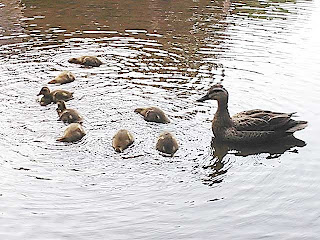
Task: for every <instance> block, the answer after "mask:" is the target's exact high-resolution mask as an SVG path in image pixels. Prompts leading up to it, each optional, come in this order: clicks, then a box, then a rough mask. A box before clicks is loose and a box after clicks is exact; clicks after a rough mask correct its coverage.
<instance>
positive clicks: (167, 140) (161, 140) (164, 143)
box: [156, 132, 179, 156]
mask: <svg viewBox="0 0 320 240" xmlns="http://www.w3.org/2000/svg"><path fill="white" fill-rule="evenodd" d="M178 148H179V145H178V142H177V140H176V139H175V137H174V136H173V135H172V134H171V133H169V132H163V133H161V134H160V136H159V137H158V140H157V144H156V149H157V150H158V151H160V152H163V153H167V154H170V155H171V156H173V154H174V153H175V152H176V151H177V150H178Z"/></svg>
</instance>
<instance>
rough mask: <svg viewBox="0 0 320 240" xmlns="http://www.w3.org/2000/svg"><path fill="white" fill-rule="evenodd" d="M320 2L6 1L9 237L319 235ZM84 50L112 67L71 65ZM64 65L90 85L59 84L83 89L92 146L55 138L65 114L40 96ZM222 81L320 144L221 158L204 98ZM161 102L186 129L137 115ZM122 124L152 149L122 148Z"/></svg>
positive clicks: (247, 105) (0, 149) (0, 146)
mask: <svg viewBox="0 0 320 240" xmlns="http://www.w3.org/2000/svg"><path fill="white" fill-rule="evenodd" d="M317 4H319V3H317V2H316V1H303V0H301V1H285V0H281V1H280V0H279V1H276V0H272V1H269V0H263V1H257V0H253V1H244V0H237V1H231V0H217V1H210V0H205V1H197V0H194V1H183V0H178V1H171V0H143V1H142V0H136V1H122V0H121V1H119V0H117V1H116V0H111V1H102V0H94V1H83V0H79V1H48V0H46V1H43V0H22V1H21V2H18V1H6V0H4V1H1V3H0V20H1V21H0V72H1V74H0V102H1V104H0V113H1V114H0V122H1V128H0V166H1V168H0V174H1V176H2V181H1V182H0V200H1V201H0V209H2V210H1V212H0V214H1V218H0V236H1V237H0V238H1V239H2V238H3V239H43V238H46V239H88V236H89V238H93V239H105V236H108V238H109V239H128V238H130V239H208V238H214V237H216V238H218V239H221V238H223V239H257V238H271V239H284V238H288V239H289V238H290V239H301V238H305V239H316V238H317V236H318V235H319V234H318V233H317V231H318V228H316V226H317V225H318V224H317V221H318V219H319V218H318V216H319V215H320V213H319V211H318V207H317V203H318V199H319V197H320V196H319V192H320V191H319V187H318V185H317V184H315V183H316V182H318V181H319V174H318V172H317V171H316V169H319V164H320V162H319V161H318V159H317V156H318V155H319V149H318V144H317V142H318V137H317V132H319V124H318V121H319V116H320V113H319V110H318V109H319V108H318V102H319V97H318V92H319V91H320V85H319V83H318V81H317V79H318V78H319V77H320V74H319V71H318V70H317V69H318V65H319V64H320V61H319V57H318V54H317V52H318V50H320V48H319V41H317V39H318V38H315V37H314V32H316V31H318V29H319V28H318V23H319V17H318V16H320V12H319V11H320V6H319V5H317ZM81 55H94V56H98V57H99V59H101V60H102V61H103V63H104V64H103V65H101V66H100V67H98V68H83V67H81V66H78V65H74V64H70V63H68V59H69V58H71V57H78V56H81ZM64 70H69V71H71V72H72V73H73V74H74V75H75V76H76V79H75V81H74V82H72V83H68V84H65V85H63V86H52V87H51V86H50V89H51V88H52V89H60V88H61V89H65V90H68V91H74V99H72V100H70V101H69V102H68V107H70V108H72V109H77V111H79V113H80V114H81V115H82V116H83V118H84V119H85V120H84V123H83V126H84V128H85V130H86V133H87V135H86V136H85V137H84V138H83V139H82V140H81V141H80V142H78V143H76V144H63V143H59V142H56V141H55V139H56V138H57V137H59V136H60V135H61V133H62V131H63V129H64V128H65V126H64V125H63V124H62V123H61V122H59V121H57V114H56V111H55V109H56V105H55V104H51V105H48V106H44V107H43V106H40V105H39V102H37V98H36V94H37V93H38V92H39V91H40V89H41V88H42V87H43V86H45V85H46V84H47V82H48V81H49V80H51V79H53V78H54V77H56V76H57V75H58V74H59V73H60V72H61V71H64ZM220 81H223V84H224V85H225V86H226V88H228V91H229V93H230V99H229V111H230V113H236V112H240V111H244V110H247V109H254V108H261V109H272V110H274V111H281V112H297V113H298V114H299V118H301V119H303V120H307V121H308V122H309V123H310V124H309V126H308V128H306V129H305V130H303V131H300V132H299V133H297V134H296V137H297V138H301V139H303V140H304V141H305V142H306V143H307V145H305V144H304V143H303V142H300V141H299V140H297V142H293V143H292V142H291V143H290V144H289V143H288V144H287V143H282V144H281V145H279V146H273V147H272V148H269V147H264V148H263V149H251V148H243V147H242V148H239V147H238V146H236V147H235V146H225V145H215V146H213V148H214V151H212V147H211V142H210V140H211V138H212V131H211V127H210V125H211V122H210V119H212V115H213V113H214V112H215V110H216V109H215V108H216V105H215V103H210V101H209V102H208V103H204V104H201V105H199V104H198V103H197V102H196V99H198V98H199V97H200V96H201V95H202V94H203V93H204V91H205V90H207V89H208V87H209V86H211V85H212V84H213V83H216V82H220ZM147 106H157V107H159V108H161V109H163V110H164V111H165V112H166V113H167V115H168V117H169V118H170V120H172V122H171V123H170V124H164V125H159V124H155V123H148V122H145V121H143V120H142V119H141V117H140V116H138V115H137V114H135V113H134V109H135V108H137V107H147ZM121 128H125V129H128V130H129V131H130V132H132V134H133V135H134V136H135V139H136V141H135V143H134V144H133V146H132V147H130V148H128V149H127V151H125V152H124V153H121V154H118V153H116V152H115V151H114V150H113V149H112V146H111V139H112V136H113V135H114V134H115V133H116V132H117V130H119V129H121ZM163 131H169V132H172V133H173V134H174V135H175V136H176V138H177V140H178V142H179V145H180V148H179V150H178V151H177V152H176V154H175V155H174V157H172V158H166V157H163V156H161V155H160V154H159V153H158V152H157V150H156V149H155V144H156V138H157V136H158V135H159V134H160V133H161V132H163ZM294 140H296V139H294ZM304 145H305V146H304ZM302 146H304V147H302ZM235 149H236V150H235ZM302 162H303V164H302ZM203 179H205V180H203ZM101 222H103V223H104V224H103V225H101V224H97V223H101ZM230 225H231V226H237V228H234V229H232V231H230ZM253 226H254V227H253Z"/></svg>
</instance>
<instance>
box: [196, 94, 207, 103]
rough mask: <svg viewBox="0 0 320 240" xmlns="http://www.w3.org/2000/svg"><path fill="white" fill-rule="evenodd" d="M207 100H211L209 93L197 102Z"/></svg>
mask: <svg viewBox="0 0 320 240" xmlns="http://www.w3.org/2000/svg"><path fill="white" fill-rule="evenodd" d="M206 100H209V95H205V96H203V97H202V98H199V99H198V100H197V102H204V101H206Z"/></svg>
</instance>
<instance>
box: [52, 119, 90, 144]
mask: <svg viewBox="0 0 320 240" xmlns="http://www.w3.org/2000/svg"><path fill="white" fill-rule="evenodd" d="M85 135H86V133H85V131H84V129H83V127H82V126H81V125H80V124H79V123H71V124H69V125H68V127H67V128H66V130H65V131H64V133H63V136H62V137H61V138H58V139H57V141H59V142H76V141H78V140H80V139H81V138H82V137H83V136H85Z"/></svg>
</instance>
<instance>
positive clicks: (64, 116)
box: [57, 100, 83, 124]
mask: <svg viewBox="0 0 320 240" xmlns="http://www.w3.org/2000/svg"><path fill="white" fill-rule="evenodd" d="M57 104H58V107H57V113H58V115H59V120H61V121H63V122H65V123H80V124H81V123H82V122H83V118H82V117H81V116H80V114H79V113H78V112H77V111H76V110H74V109H70V108H67V107H66V104H65V102H64V101H62V100H60V101H58V102H57Z"/></svg>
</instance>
